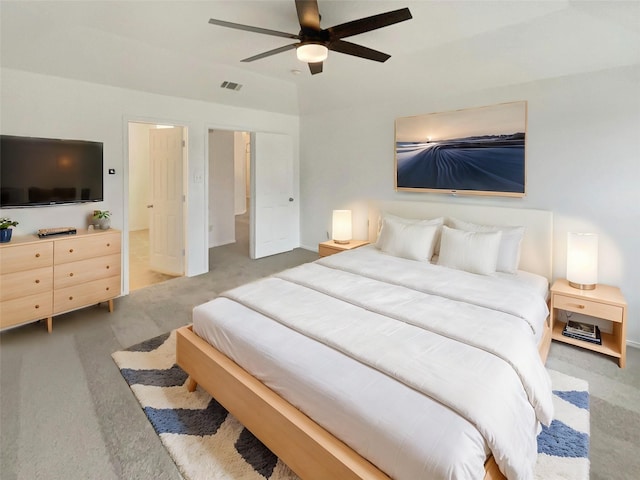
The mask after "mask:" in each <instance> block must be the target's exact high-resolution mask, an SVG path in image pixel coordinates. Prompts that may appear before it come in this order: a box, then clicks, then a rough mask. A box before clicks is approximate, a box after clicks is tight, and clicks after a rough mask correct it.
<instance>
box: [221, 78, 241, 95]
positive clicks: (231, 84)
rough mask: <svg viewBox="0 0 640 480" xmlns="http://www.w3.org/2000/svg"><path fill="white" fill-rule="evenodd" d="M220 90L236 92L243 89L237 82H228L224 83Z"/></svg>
mask: <svg viewBox="0 0 640 480" xmlns="http://www.w3.org/2000/svg"><path fill="white" fill-rule="evenodd" d="M220 88H228V89H229V90H235V91H236V92H237V91H238V90H240V89H241V88H242V85H240V84H239V83H236V82H227V81H226V80H225V81H224V82H222V84H221V85H220Z"/></svg>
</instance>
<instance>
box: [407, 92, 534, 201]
mask: <svg viewBox="0 0 640 480" xmlns="http://www.w3.org/2000/svg"><path fill="white" fill-rule="evenodd" d="M526 134H527V102H526V101H522V102H510V103H502V104H499V105H492V106H488V107H480V108H470V109H465V110H456V111H452V112H443V113H430V114H426V115H418V116H414V117H403V118H398V119H396V135H395V137H396V138H395V140H396V152H395V166H396V168H395V170H396V172H395V173H396V179H395V180H396V190H399V191H415V192H425V191H426V192H439V193H449V194H473V195H501V196H509V197H523V196H524V195H525V145H526Z"/></svg>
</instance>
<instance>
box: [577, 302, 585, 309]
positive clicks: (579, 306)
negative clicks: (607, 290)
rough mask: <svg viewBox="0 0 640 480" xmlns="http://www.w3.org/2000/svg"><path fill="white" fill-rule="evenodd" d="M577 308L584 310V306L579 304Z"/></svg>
mask: <svg viewBox="0 0 640 480" xmlns="http://www.w3.org/2000/svg"><path fill="white" fill-rule="evenodd" d="M576 307H578V308H580V309H582V308H584V305H581V304H579V303H576Z"/></svg>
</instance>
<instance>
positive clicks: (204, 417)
mask: <svg viewBox="0 0 640 480" xmlns="http://www.w3.org/2000/svg"><path fill="white" fill-rule="evenodd" d="M168 338H169V335H162V336H160V337H157V338H154V339H151V340H148V341H146V342H143V343H141V344H138V345H134V346H133V347H130V348H129V349H127V351H130V352H151V351H153V350H154V349H156V348H158V347H160V346H162V345H163V344H164V343H165V342H166V341H167V339H168ZM153 346H155V348H152V347H153ZM114 358H115V354H114ZM121 367H123V366H122V365H121ZM120 371H121V373H122V376H123V377H124V378H125V380H126V381H127V383H128V384H129V386H132V385H136V384H137V385H145V386H154V387H175V386H182V385H184V384H185V382H186V380H187V374H186V373H185V372H184V371H183V370H182V369H181V368H180V367H178V366H177V365H173V366H172V367H171V368H169V369H157V370H153V369H152V370H136V369H133V368H121V370H120ZM585 385H586V384H585ZM553 393H554V395H555V396H556V397H558V398H560V399H562V400H563V401H565V402H568V404H570V405H571V407H569V408H574V407H575V408H577V409H583V410H586V411H587V426H586V431H587V432H588V411H589V392H588V391H576V390H554V391H553ZM143 409H144V412H145V414H146V415H147V418H148V419H149V421H150V422H151V424H152V425H153V428H154V429H155V431H156V432H157V433H158V434H159V435H161V434H165V433H168V434H178V435H193V436H200V437H203V436H208V435H214V434H215V433H216V432H217V431H218V430H219V429H220V426H221V425H222V424H223V423H224V422H225V420H226V419H227V417H228V416H229V414H228V412H227V410H226V409H225V408H224V407H223V406H222V405H220V404H219V403H218V402H217V401H216V400H215V399H211V401H210V402H209V403H208V405H207V407H206V408H204V409H198V408H194V409H190V408H162V409H159V408H153V407H149V406H143ZM537 440H538V453H539V454H544V455H547V456H550V457H553V458H556V459H558V460H557V461H561V460H562V458H584V459H586V460H587V462H588V457H589V435H588V433H585V432H581V431H578V430H575V429H574V428H572V427H570V426H569V425H567V424H566V423H564V422H563V421H562V419H558V418H556V419H555V420H553V422H552V423H551V425H550V426H549V427H544V426H543V427H542V431H541V432H540V434H539V435H538V439H537ZM234 448H235V450H236V452H237V453H238V454H239V455H240V456H241V457H242V459H244V461H245V462H246V463H247V464H249V465H251V467H252V468H253V470H254V471H255V472H256V473H258V474H259V475H260V476H262V477H264V478H265V479H267V480H269V479H271V478H272V475H273V472H274V470H275V468H276V465H277V464H278V462H279V460H278V458H277V456H276V455H274V454H273V453H272V452H271V451H270V450H269V449H268V448H267V447H265V446H264V444H262V442H260V440H258V439H257V438H256V437H255V436H254V435H253V434H252V433H251V432H250V431H249V430H247V429H246V428H244V427H242V429H241V431H240V433H239V434H238V436H237V438H236V440H235V442H234ZM174 460H175V459H174ZM554 461H555V460H554ZM587 465H588V464H587ZM587 475H588V468H587ZM288 478H289V477H288ZM537 478H540V477H537ZM572 478H573V477H572Z"/></svg>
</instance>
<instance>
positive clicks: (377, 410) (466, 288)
mask: <svg viewBox="0 0 640 480" xmlns="http://www.w3.org/2000/svg"><path fill="white" fill-rule="evenodd" d="M356 272H357V275H356ZM511 277H513V276H511ZM526 282H527V281H526V280H524V281H522V280H518V281H513V278H511V280H509V279H507V278H506V277H502V276H493V277H484V276H479V275H474V274H469V273H466V272H460V271H457V270H451V269H446V268H443V267H437V266H433V265H430V264H428V263H424V262H415V261H411V260H405V259H400V258H396V257H390V256H388V255H384V254H382V253H381V252H379V251H378V250H376V249H374V248H361V249H357V250H354V251H351V252H345V253H343V254H340V255H334V256H331V257H327V258H325V259H322V260H319V261H318V262H314V263H313V264H307V265H303V266H301V267H297V268H295V269H291V270H288V271H285V272H283V273H282V274H279V275H278V276H275V277H272V278H269V279H265V280H262V281H259V282H255V283H253V284H249V285H247V286H243V287H239V288H238V289H234V290H232V291H231V292H227V293H226V294H225V296H226V297H227V298H218V299H216V300H214V301H212V302H209V303H208V304H205V305H201V306H199V307H197V308H196V309H195V310H194V331H195V332H196V333H197V334H198V335H199V336H201V337H203V338H204V339H206V340H207V341H208V342H209V343H211V344H213V345H214V346H216V348H218V349H219V350H220V351H222V352H223V353H225V354H226V355H228V356H229V357H230V358H232V359H233V360H234V361H236V362H237V363H238V364H240V365H241V366H242V367H244V368H245V369H246V370H247V371H249V372H251V373H252V374H253V375H254V376H256V377H257V378H259V379H260V380H261V381H263V382H264V383H265V384H266V385H267V386H269V387H270V388H272V389H273V390H275V391H277V392H278V393H279V394H280V395H281V396H283V398H285V399H287V400H288V401H290V402H291V403H292V404H294V405H296V406H297V407H298V408H300V409H301V410H302V411H304V412H305V413H307V414H308V415H309V416H310V417H311V418H313V419H314V420H316V421H317V422H318V423H319V424H321V425H323V426H324V427H325V428H327V430H329V431H331V432H332V433H333V434H334V435H335V436H336V437H338V438H341V439H342V440H343V441H345V442H346V443H347V444H349V445H350V446H352V448H354V449H355V450H356V451H358V452H359V453H360V454H361V455H362V456H364V457H365V458H368V459H370V460H371V461H372V462H373V463H374V464H376V465H377V466H378V467H379V468H380V469H382V470H383V471H385V472H386V473H387V474H389V475H390V476H391V477H392V478H398V479H414V478H436V479H437V478H482V476H483V475H484V466H483V465H484V460H485V459H486V455H487V452H488V451H489V450H491V451H492V453H493V454H494V456H495V457H496V461H497V463H498V465H499V466H500V467H501V469H502V470H503V472H505V473H506V474H507V476H508V477H509V478H530V477H531V475H532V468H533V463H534V462H535V456H536V448H535V436H536V432H537V427H538V423H537V420H536V419H539V420H541V421H543V422H545V423H548V422H549V421H550V418H551V392H550V388H549V379H548V377H547V376H546V372H545V371H544V368H543V366H542V364H541V362H540V360H539V358H538V356H537V348H536V343H537V342H536V340H535V339H536V336H537V335H536V334H537V330H539V329H540V326H541V325H542V323H543V321H544V319H545V318H546V315H547V310H546V302H545V301H544V295H541V293H542V292H539V291H536V289H535V288H533V289H532V288H523V286H522V285H524V284H526ZM325 294H329V296H328V297H327V295H325ZM335 297H338V298H335ZM292 298H293V299H295V301H292V300H291V299H292ZM241 303H245V304H246V306H243V305H241ZM474 304H475V305H474ZM478 304H479V305H480V306H478ZM283 307H284V308H283ZM273 319H275V320H276V321H273ZM358 325H360V326H358ZM296 330H298V331H304V332H305V335H300V334H299V333H297V332H296ZM256 332H259V334H256ZM469 332H471V334H469ZM307 335H308V336H309V337H308V336H307ZM310 337H312V338H310ZM349 337H351V339H352V340H351V341H346V339H347V338H349ZM313 338H315V339H316V340H320V339H321V340H322V341H323V342H327V343H328V344H329V345H330V346H327V345H324V344H322V343H320V342H318V341H316V340H314V339H313ZM463 338H466V340H464V342H466V343H460V342H458V341H457V340H453V339H458V340H460V339H463ZM394 344H395V345H396V347H395V348H393V347H391V345H394ZM468 344H471V346H470V345H468ZM487 350H488V351H492V352H494V353H497V354H498V355H495V354H488V353H486V351H487ZM352 357H355V358H357V359H358V360H359V361H354V360H353V359H352ZM451 366H453V367H454V368H453V370H450V367H451ZM456 366H457V367H459V368H456ZM454 379H455V380H454ZM496 379H500V382H499V383H498V384H496V383H494V382H495V380H496ZM407 385H409V386H407ZM472 388H475V389H477V390H476V392H475V393H474V394H470V392H471V389H472ZM507 388H508V389H509V390H510V391H509V393H507V392H506V391H505V390H504V389H507ZM504 398H508V399H509V400H508V401H507V402H502V399H504ZM443 404H446V405H448V406H447V407H445V406H443ZM531 404H532V405H531ZM456 412H457V413H456Z"/></svg>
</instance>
